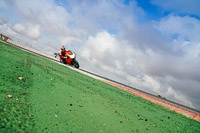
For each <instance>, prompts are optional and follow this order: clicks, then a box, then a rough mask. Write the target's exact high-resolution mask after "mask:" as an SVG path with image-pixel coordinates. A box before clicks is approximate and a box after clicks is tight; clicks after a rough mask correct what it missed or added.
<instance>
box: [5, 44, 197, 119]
mask: <svg viewBox="0 0 200 133" xmlns="http://www.w3.org/2000/svg"><path fill="white" fill-rule="evenodd" d="M7 44H8V43H7ZM9 45H12V46H14V47H17V48H20V49H22V50H24V51H27V52H30V53H33V54H35V55H39V56H41V57H44V58H46V59H49V60H52V61H54V62H57V63H59V61H58V60H56V59H53V58H50V57H47V56H45V55H42V54H39V53H37V52H34V51H32V50H29V49H28V48H24V47H22V46H19V45H16V44H14V43H9ZM60 64H61V63H60ZM61 65H64V64H61ZM66 66H67V65H66ZM67 67H69V68H71V69H74V70H76V71H79V72H81V73H83V74H86V75H88V76H91V77H93V78H95V79H98V80H101V81H102V82H105V83H108V84H110V85H112V86H115V87H117V88H120V89H122V90H124V91H127V92H129V93H131V94H133V95H136V96H139V97H141V98H143V99H146V100H149V101H151V102H153V103H156V104H158V105H161V106H163V107H165V108H168V109H170V110H173V111H175V112H178V113H181V114H182V115H184V116H187V117H189V118H191V119H194V120H196V121H199V122H200V111H198V110H195V109H192V108H190V107H187V106H184V105H181V104H178V103H175V102H173V101H169V100H166V99H161V98H159V97H157V96H155V95H153V94H150V93H147V92H144V91H142V90H139V89H136V88H133V87H130V86H127V85H124V84H122V83H119V82H116V81H113V80H111V79H108V78H105V77H103V76H100V75H98V74H95V73H93V72H89V71H87V70H84V69H81V68H80V69H75V68H73V67H70V66H67Z"/></svg>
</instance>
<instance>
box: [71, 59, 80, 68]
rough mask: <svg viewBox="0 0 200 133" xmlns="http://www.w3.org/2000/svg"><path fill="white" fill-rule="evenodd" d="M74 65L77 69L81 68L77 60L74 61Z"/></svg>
mask: <svg viewBox="0 0 200 133" xmlns="http://www.w3.org/2000/svg"><path fill="white" fill-rule="evenodd" d="M72 65H73V66H74V67H75V68H79V63H78V61H77V60H76V59H74V60H72Z"/></svg>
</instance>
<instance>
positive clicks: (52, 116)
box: [0, 43, 200, 133]
mask: <svg viewBox="0 0 200 133" xmlns="http://www.w3.org/2000/svg"><path fill="white" fill-rule="evenodd" d="M19 77H23V80H19V79H18V78H19ZM8 95H12V96H13V97H12V98H8ZM0 132H61V133H68V132H69V133H70V132H73V133H78V132H88V133H97V132H106V133H128V132H142V133H143V132H148V133H149V132H152V133H157V132H164V133H165V132H166V133H169V132H172V133H175V132H189V133H192V132H194V133H197V132H200V123H199V122H196V121H194V120H191V119H189V118H186V117H184V116H182V115H180V114H177V113H175V112H172V111H169V110H167V109H164V108H162V107H160V106H158V105H156V104H153V103H151V102H149V101H146V100H143V99H141V98H138V97H136V96H134V95H131V94H129V93H127V92H124V91H122V90H120V89H118V88H115V87H112V86H110V85H108V84H105V83H102V82H100V81H98V80H95V79H93V78H90V77H88V76H85V75H83V74H80V73H78V72H76V71H73V70H71V69H69V68H66V67H64V66H61V65H59V64H56V63H54V62H51V61H49V60H46V59H43V58H41V57H38V56H35V55H32V54H29V53H26V52H24V51H22V50H19V49H16V48H14V47H11V46H8V45H6V44H3V43H0Z"/></svg>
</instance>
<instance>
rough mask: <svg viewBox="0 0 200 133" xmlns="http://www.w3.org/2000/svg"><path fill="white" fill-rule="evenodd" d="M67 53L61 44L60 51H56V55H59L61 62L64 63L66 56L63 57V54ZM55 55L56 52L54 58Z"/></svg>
mask: <svg viewBox="0 0 200 133" xmlns="http://www.w3.org/2000/svg"><path fill="white" fill-rule="evenodd" d="M66 53H67V50H66V49H65V47H64V46H63V45H62V46H61V49H60V51H59V52H58V55H59V56H60V60H62V62H63V63H64V64H66V62H65V59H66V58H67V57H65V54H66ZM56 57H57V54H56V56H55V58H56Z"/></svg>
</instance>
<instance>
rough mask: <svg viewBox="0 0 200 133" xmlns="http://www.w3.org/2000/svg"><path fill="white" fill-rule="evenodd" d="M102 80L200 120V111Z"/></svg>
mask: <svg viewBox="0 0 200 133" xmlns="http://www.w3.org/2000/svg"><path fill="white" fill-rule="evenodd" d="M101 81H102V82H105V83H108V84H110V85H112V86H115V87H117V88H119V89H122V90H124V91H127V92H129V93H131V94H133V95H136V96H139V97H141V98H143V99H146V100H149V101H151V102H153V103H156V104H158V105H161V106H163V107H165V108H168V109H170V110H172V111H175V112H178V113H181V114H183V115H184V116H187V117H189V118H192V119H194V120H196V121H199V122H200V114H199V113H195V112H192V111H190V110H187V109H184V108H182V107H180V106H177V105H174V104H172V103H169V102H167V101H163V100H161V99H159V98H156V97H152V96H149V95H147V94H144V93H142V92H139V91H136V90H132V89H129V88H127V87H124V86H121V85H118V84H115V83H112V82H109V81H105V80H101Z"/></svg>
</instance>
